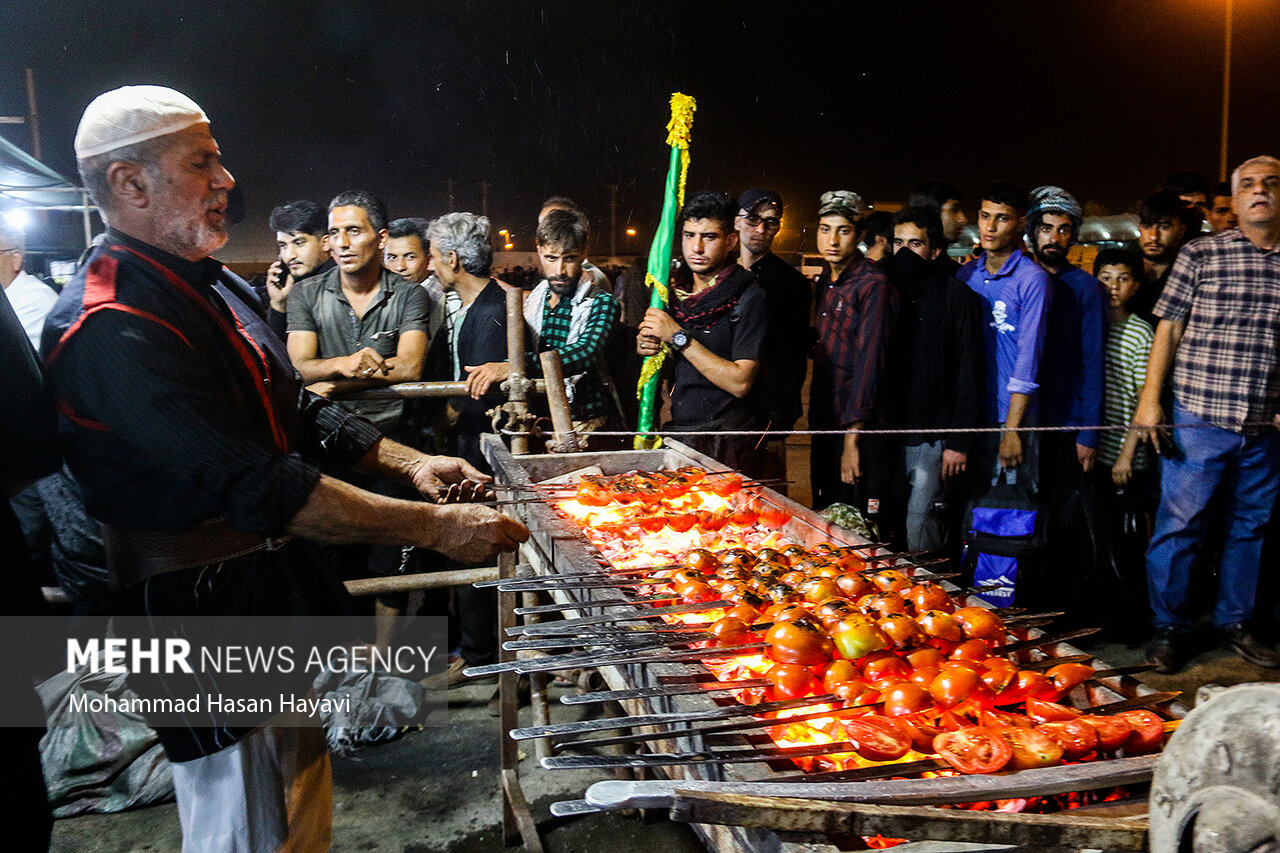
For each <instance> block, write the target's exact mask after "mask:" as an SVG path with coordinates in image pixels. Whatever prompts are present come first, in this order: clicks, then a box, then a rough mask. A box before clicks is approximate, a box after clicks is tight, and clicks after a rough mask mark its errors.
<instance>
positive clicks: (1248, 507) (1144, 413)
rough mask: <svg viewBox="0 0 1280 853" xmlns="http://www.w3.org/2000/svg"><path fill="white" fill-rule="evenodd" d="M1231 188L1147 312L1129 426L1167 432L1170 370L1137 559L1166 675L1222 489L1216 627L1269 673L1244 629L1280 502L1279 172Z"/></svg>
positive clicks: (1273, 165) (1241, 171)
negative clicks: (1151, 501) (1157, 484)
mask: <svg viewBox="0 0 1280 853" xmlns="http://www.w3.org/2000/svg"><path fill="white" fill-rule="evenodd" d="M1231 186H1232V202H1233V206H1234V208H1235V212H1236V215H1237V217H1238V218H1239V223H1240V224H1239V227H1237V228H1229V229H1227V230H1225V231H1222V232H1219V233H1217V234H1213V235H1210V236H1206V237H1203V238H1201V239H1199V240H1195V241H1193V242H1191V243H1189V244H1188V245H1186V246H1184V247H1183V248H1182V250H1181V252H1179V254H1178V257H1177V260H1176V261H1174V264H1173V269H1172V271H1171V272H1170V274H1169V279H1168V281H1167V282H1166V284H1165V287H1164V291H1163V293H1162V294H1161V296H1160V300H1159V301H1158V302H1157V303H1156V306H1155V309H1154V313H1155V315H1156V316H1157V317H1158V318H1159V320H1160V324H1159V326H1157V327H1156V335H1155V343H1154V344H1153V346H1152V348H1151V356H1150V359H1149V361H1148V364H1147V382H1146V385H1145V386H1144V387H1143V391H1142V397H1141V399H1140V400H1139V403H1138V409H1137V412H1136V413H1135V414H1134V418H1133V423H1134V425H1135V426H1139V427H1145V428H1146V430H1145V437H1146V438H1147V439H1148V440H1152V441H1155V440H1156V439H1157V438H1164V436H1157V435H1156V432H1157V430H1155V429H1154V427H1155V426H1156V425H1157V424H1160V423H1163V422H1164V412H1163V411H1162V409H1161V405H1160V390H1161V387H1162V386H1163V384H1164V381H1165V379H1166V377H1168V376H1169V373H1170V369H1171V368H1172V371H1173V397H1174V404H1173V424H1174V430H1173V436H1172V442H1171V444H1170V445H1168V446H1166V447H1165V448H1163V450H1164V452H1163V456H1164V462H1163V466H1162V474H1161V476H1162V483H1161V489H1162V493H1161V499H1160V510H1159V512H1158V513H1157V514H1156V524H1155V532H1154V534H1153V535H1152V538H1151V544H1150V546H1149V547H1148V549H1147V585H1148V588H1149V591H1150V595H1151V609H1152V622H1153V623H1154V625H1155V628H1156V636H1155V639H1154V640H1153V641H1152V643H1151V645H1150V646H1149V647H1148V648H1147V659H1148V660H1150V661H1151V662H1152V663H1154V664H1156V667H1157V669H1158V671H1160V672H1166V673H1168V672H1176V671H1178V670H1179V669H1181V668H1182V666H1183V665H1184V664H1185V663H1186V660H1187V657H1188V652H1189V650H1188V643H1187V637H1188V634H1189V631H1190V628H1191V616H1192V615H1193V614H1189V613H1188V612H1187V607H1186V605H1187V585H1188V577H1189V575H1190V572H1191V564H1192V562H1193V560H1194V553H1195V548H1196V546H1197V545H1198V543H1199V542H1200V541H1201V539H1202V538H1203V536H1204V532H1205V528H1206V526H1207V524H1206V523H1207V518H1206V515H1207V513H1206V509H1205V508H1206V506H1207V505H1208V503H1209V498H1210V496H1211V495H1213V493H1214V492H1215V491H1216V490H1218V489H1219V487H1221V490H1222V498H1223V505H1224V506H1223V508H1224V510H1225V512H1226V514H1227V525H1228V526H1227V537H1226V542H1225V543H1224V545H1223V549H1222V562H1221V569H1220V572H1219V578H1218V601H1217V606H1216V607H1215V608H1214V611H1213V623H1214V625H1215V627H1217V628H1218V630H1219V631H1220V632H1221V633H1222V636H1223V639H1224V641H1225V643H1226V645H1227V647H1228V648H1230V649H1231V651H1233V652H1234V653H1236V654H1237V655H1239V656H1240V657H1242V658H1244V659H1245V660H1247V661H1249V662H1250V663H1253V664H1255V665H1257V666H1263V667H1280V655H1278V654H1277V653H1276V652H1275V651H1274V650H1272V649H1270V648H1268V647H1267V646H1265V645H1264V644H1263V643H1261V642H1260V641H1259V640H1257V639H1256V638H1255V637H1254V636H1253V634H1252V633H1251V632H1250V630H1249V621H1250V619H1251V618H1252V616H1253V609H1254V599H1255V596H1256V594H1257V589H1258V570H1259V561H1260V559H1261V555H1262V539H1263V528H1264V527H1265V526H1266V524H1267V522H1268V520H1269V519H1270V517H1271V511H1272V507H1273V506H1274V505H1275V502H1276V496H1277V494H1280V435H1277V433H1276V429H1275V427H1277V426H1280V415H1278V414H1277V411H1278V410H1280V357H1278V354H1277V348H1276V341H1277V339H1280V160H1277V159H1276V158H1274V157H1255V158H1253V159H1251V160H1247V161H1245V162H1244V163H1243V164H1242V165H1241V166H1240V167H1239V168H1237V169H1236V170H1235V172H1234V173H1233V174H1232V177H1231ZM1156 448H1157V450H1161V449H1162V448H1161V447H1160V445H1159V444H1158V443H1157V444H1156Z"/></svg>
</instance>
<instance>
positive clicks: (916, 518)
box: [903, 441, 947, 551]
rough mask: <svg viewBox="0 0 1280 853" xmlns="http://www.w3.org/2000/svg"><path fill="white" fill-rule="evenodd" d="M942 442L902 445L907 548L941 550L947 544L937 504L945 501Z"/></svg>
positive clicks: (943, 524) (944, 525) (942, 520)
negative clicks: (904, 471) (943, 498)
mask: <svg viewBox="0 0 1280 853" xmlns="http://www.w3.org/2000/svg"><path fill="white" fill-rule="evenodd" d="M942 450H943V447H942V442H941V441H933V442H927V443H924V444H908V445H907V446H906V447H904V448H903V457H904V459H903V461H904V464H905V467H906V475H907V488H908V489H909V495H908V497H907V550H909V551H939V550H941V549H942V547H943V546H944V545H946V544H947V529H946V524H945V520H944V519H943V517H942V512H941V508H940V507H939V506H938V504H939V503H940V502H941V501H942V490H943V483H942Z"/></svg>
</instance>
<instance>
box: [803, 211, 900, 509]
mask: <svg viewBox="0 0 1280 853" xmlns="http://www.w3.org/2000/svg"><path fill="white" fill-rule="evenodd" d="M866 213H867V207H866V205H865V204H864V203H863V201H862V198H861V197H860V196H859V195H858V194H857V193H853V192H849V191H848V190H833V191H831V192H827V193H823V194H822V198H821V199H820V200H819V208H818V235H817V243H818V251H819V252H820V253H821V254H822V257H823V260H824V261H826V263H827V268H826V270H824V271H823V273H822V277H821V278H820V279H819V280H818V314H817V317H815V318H814V321H815V324H816V326H817V337H818V339H817V343H816V344H815V346H814V351H813V381H812V383H811V384H810V393H809V426H810V427H811V428H812V429H815V430H836V429H839V430H852V431H851V432H847V433H845V434H844V435H843V436H840V435H815V436H814V437H813V453H812V455H811V456H810V476H811V478H812V481H813V506H814V508H815V509H825V508H826V507H828V506H830V505H831V504H832V503H835V502H836V501H841V502H844V503H856V504H858V505H859V509H862V510H864V511H867V512H870V513H872V514H875V513H877V512H878V503H879V499H880V497H881V496H882V495H881V491H880V490H881V488H882V487H883V486H884V485H885V483H884V479H883V474H884V471H883V470H882V469H880V468H878V467H877V463H878V462H879V461H880V457H879V456H878V455H877V453H875V452H871V453H866V454H865V456H864V453H863V451H865V450H867V448H866V447H864V446H863V442H862V439H861V437H860V436H859V435H858V433H857V432H856V430H859V429H862V428H863V427H865V426H868V425H869V422H870V421H871V419H872V416H873V414H874V409H875V402H876V394H877V393H878V392H879V390H880V374H881V372H882V371H883V369H884V362H885V352H886V343H887V341H888V336H889V329H890V326H891V325H892V323H893V314H894V310H895V302H896V301H897V300H896V296H895V294H894V292H893V289H892V288H891V287H890V286H889V281H888V279H887V278H885V274H884V271H883V270H882V269H881V268H880V267H879V266H878V265H876V264H874V263H872V262H871V261H868V260H866V259H865V258H863V257H862V254H861V253H860V252H859V251H858V233H857V230H858V222H859V220H861V219H862V218H863V217H864V216H865V215H866ZM871 445H872V446H873V447H874V446H875V445H876V442H875V441H872V442H871ZM864 458H865V462H866V463H869V467H868V466H867V465H866V464H864ZM864 467H866V468H867V470H866V471H864ZM864 475H865V476H864Z"/></svg>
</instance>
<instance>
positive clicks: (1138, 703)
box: [1083, 690, 1182, 714]
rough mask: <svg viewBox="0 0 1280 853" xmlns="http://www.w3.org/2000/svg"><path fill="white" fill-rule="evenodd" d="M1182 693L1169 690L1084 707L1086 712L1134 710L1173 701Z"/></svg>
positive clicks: (1101, 712)
mask: <svg viewBox="0 0 1280 853" xmlns="http://www.w3.org/2000/svg"><path fill="white" fill-rule="evenodd" d="M1181 695H1182V691H1181V690H1168V691H1165V692H1164V693H1148V694H1147V695H1145V696H1135V697H1133V698H1132V699H1121V700H1120V701H1119V702H1104V703H1103V704H1101V705H1094V706H1092V707H1089V708H1084V709H1083V710H1084V712H1085V713H1086V714H1118V713H1120V712H1121V711H1132V710H1134V709H1136V708H1150V707H1151V706H1152V705H1163V704H1164V703H1166V702H1172V701H1173V700H1174V699H1177V698H1178V697H1179V696H1181Z"/></svg>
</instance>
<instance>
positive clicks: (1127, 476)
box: [1111, 450, 1133, 487]
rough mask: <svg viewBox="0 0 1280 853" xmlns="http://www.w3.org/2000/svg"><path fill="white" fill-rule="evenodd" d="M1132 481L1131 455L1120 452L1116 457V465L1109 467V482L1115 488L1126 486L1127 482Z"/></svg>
mask: <svg viewBox="0 0 1280 853" xmlns="http://www.w3.org/2000/svg"><path fill="white" fill-rule="evenodd" d="M1131 479H1133V454H1132V453H1126V452H1125V451H1124V450H1121V451H1120V455H1119V456H1117V457H1116V464H1114V465H1112V466H1111V482H1113V483H1115V484H1116V485H1117V486H1121V487H1124V486H1127V485H1129V481H1130V480H1131Z"/></svg>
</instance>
